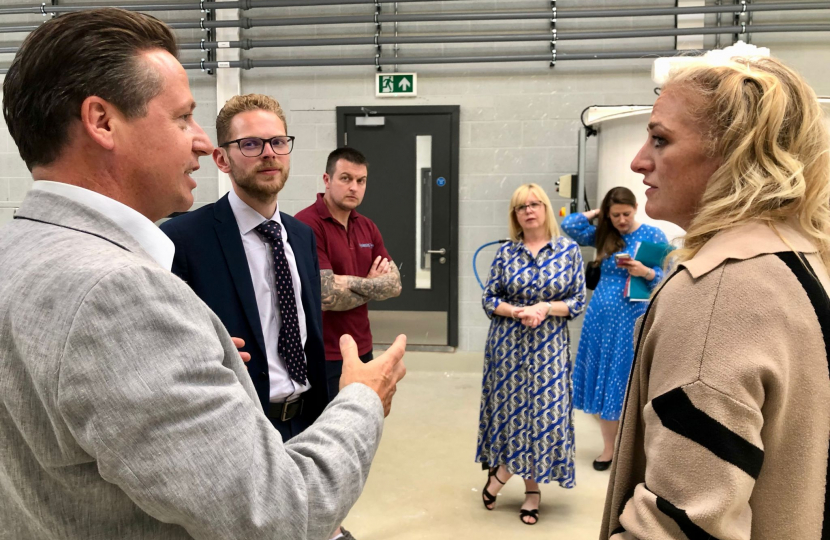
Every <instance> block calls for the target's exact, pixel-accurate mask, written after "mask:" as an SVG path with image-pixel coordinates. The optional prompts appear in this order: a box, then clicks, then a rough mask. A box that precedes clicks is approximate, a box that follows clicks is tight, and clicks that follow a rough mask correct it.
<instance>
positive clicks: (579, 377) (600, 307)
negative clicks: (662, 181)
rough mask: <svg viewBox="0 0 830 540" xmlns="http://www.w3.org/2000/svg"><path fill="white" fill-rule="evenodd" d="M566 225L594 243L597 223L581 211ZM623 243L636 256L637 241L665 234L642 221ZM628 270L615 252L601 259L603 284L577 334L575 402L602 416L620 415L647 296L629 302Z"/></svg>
mask: <svg viewBox="0 0 830 540" xmlns="http://www.w3.org/2000/svg"><path fill="white" fill-rule="evenodd" d="M562 230H564V231H565V232H566V233H567V234H568V236H570V237H571V238H573V239H574V240H576V241H577V242H579V244H580V245H582V246H594V243H595V240H596V232H597V228H596V227H595V226H594V225H591V223H590V222H589V221H588V218H586V217H585V216H584V215H582V214H581V213H577V214H571V215H569V216H567V217H566V218H565V219H564V220H563V221H562ZM622 238H623V241H625V248H624V249H623V250H622V251H621V252H620V253H623V252H624V253H628V254H629V255H631V256H632V257H633V256H634V251H635V250H636V248H637V243H638V242H655V243H665V242H667V241H668V240H666V235H665V234H663V231H661V230H660V229H658V228H657V227H652V226H651V225H646V224H641V225H640V226H639V227H638V228H637V230H636V231H634V232H632V233H629V234H624V235H622ZM653 270H654V272H655V276H654V279H653V280H651V281H650V282H648V285H649V287H650V288H652V289H653V288H654V287H656V286H657V284H658V283H660V280H661V279H663V270H662V269H661V268H659V267H657V268H653ZM627 279H628V271H627V270H625V269H624V268H618V267H617V265H616V263H615V262H614V256H613V255H611V256H610V257H607V258H606V259H605V260H603V261H602V273H601V274H600V278H599V284H598V285H597V288H596V290H594V294H593V295H592V296H591V301H590V302H589V303H588V309H587V310H586V312H585V323H584V324H583V325H582V334H581V335H580V338H579V349H578V351H577V353H576V363H575V364H574V407H576V408H577V409H580V410H583V411H585V412H586V413H589V414H599V416H600V418H602V419H603V420H619V418H620V412H621V411H622V405H623V399H624V398H625V390H626V387H627V385H628V375H629V372H630V371H631V362H633V361H634V324H635V322H636V321H637V318H638V317H639V316H640V315H642V314H643V313H645V311H646V308H647V307H648V302H630V301H629V300H627V299H626V298H625V297H624V296H623V290H624V289H625V282H626V280H627Z"/></svg>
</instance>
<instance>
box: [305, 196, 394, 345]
mask: <svg viewBox="0 0 830 540" xmlns="http://www.w3.org/2000/svg"><path fill="white" fill-rule="evenodd" d="M294 217H295V218H297V219H299V220H300V221H302V222H303V223H305V224H306V225H308V226H310V227H311V228H312V229H314V234H315V235H316V236H317V258H318V259H319V260H320V270H331V271H332V272H333V273H335V274H337V275H339V276H358V277H363V278H365V277H366V274H368V273H369V269H371V268H372V262H373V261H374V260H375V258H376V257H377V256H380V257H385V258H386V259H389V260H390V261H391V260H392V258H391V257H390V256H389V254H388V253H387V252H386V248H385V247H383V238H381V236H380V231H379V230H378V228H377V225H375V224H374V223H373V222H372V220H371V219H369V218H367V217H366V216H362V215H360V214H358V213H357V212H356V211H355V210H352V211H351V213H350V214H349V228H348V229H346V227H344V226H343V225H342V224H341V223H340V222H339V221H337V220H336V219H334V218H333V217H332V215H331V212H329V209H328V207H327V206H326V203H325V201H323V194H322V193H318V194H317V202H315V203H314V204H312V205H311V206H309V207H308V208H306V209H304V210H301V211H300V212H298V213H297V214H296V215H295V216H294ZM343 334H349V335H350V336H352V337H353V338H354V340H355V342H356V343H357V353H358V354H359V355H364V354H366V353H368V352H369V351H371V350H372V331H371V329H370V328H369V307H368V306H367V305H366V304H363V305H362V306H358V307H356V308H354V309H350V310H349V311H324V312H323V341H324V343H325V345H326V360H342V359H343V356H342V355H341V354H340V336H342V335H343Z"/></svg>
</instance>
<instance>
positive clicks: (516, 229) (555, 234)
mask: <svg viewBox="0 0 830 540" xmlns="http://www.w3.org/2000/svg"><path fill="white" fill-rule="evenodd" d="M531 193H533V194H534V195H536V198H537V199H539V200H540V201H541V202H542V203H543V204H544V205H545V232H546V233H547V235H548V236H549V237H550V238H551V240H552V239H554V238H559V237H560V236H561V235H562V233H560V232H559V224H558V223H556V218H555V217H554V216H553V206H552V205H551V204H550V199H549V198H548V194H547V193H545V190H544V189H542V187H541V186H539V185H538V184H524V185H521V186H519V187H518V188H516V191H514V192H513V196H512V197H510V209H509V210H508V219H509V223H510V239H511V240H513V241H514V242H519V241H520V240H521V239H522V226H521V225H519V219H518V218H517V217H516V207H517V206H519V205H520V204H524V203H525V201H527V198H528V196H529V195H530V194H531Z"/></svg>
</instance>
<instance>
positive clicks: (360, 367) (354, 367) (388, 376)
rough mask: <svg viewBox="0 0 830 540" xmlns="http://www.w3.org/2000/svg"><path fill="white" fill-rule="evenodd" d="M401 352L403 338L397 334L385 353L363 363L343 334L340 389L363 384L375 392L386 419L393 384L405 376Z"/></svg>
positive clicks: (402, 353) (352, 344)
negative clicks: (352, 384)
mask: <svg viewBox="0 0 830 540" xmlns="http://www.w3.org/2000/svg"><path fill="white" fill-rule="evenodd" d="M405 352H406V336H405V335H403V334H401V335H400V336H398V337H397V338H396V339H395V343H393V344H392V346H391V347H389V348H388V349H387V350H386V352H385V353H383V354H382V355H380V356H379V357H377V358H375V359H374V360H372V361H371V362H368V363H366V364H364V363H363V362H361V361H360V358H359V357H358V355H357V344H356V343H355V342H354V340H353V339H352V336H350V335H348V334H343V335H342V336H341V337H340V353H341V354H342V355H343V374H342V375H341V376H340V389H341V390H342V389H343V388H345V387H346V386H348V385H350V384H351V383H354V382H359V383H363V384H365V385H366V386H368V387H369V388H371V389H372V390H374V391H375V392H377V394H378V397H380V401H381V403H383V415H384V416H389V411H390V409H391V408H392V396H394V395H395V389H396V385H397V384H398V381H400V380H401V379H403V376H404V375H406V366H404V363H403V355H404V353H405Z"/></svg>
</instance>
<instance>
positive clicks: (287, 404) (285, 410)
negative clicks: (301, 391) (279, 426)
mask: <svg viewBox="0 0 830 540" xmlns="http://www.w3.org/2000/svg"><path fill="white" fill-rule="evenodd" d="M298 401H299V407H300V410H299V411H297V414H292V415H291V416H288V407H290V406H291V405H294V404H295V403H297V402H298ZM302 412H303V400H302V398H297V399H295V400H294V401H286V402H285V403H284V404H283V406H282V413H280V420H281V421H282V422H287V421H289V420H291V419H292V418H294V417H295V416H297V415H298V414H301V413H302Z"/></svg>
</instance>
